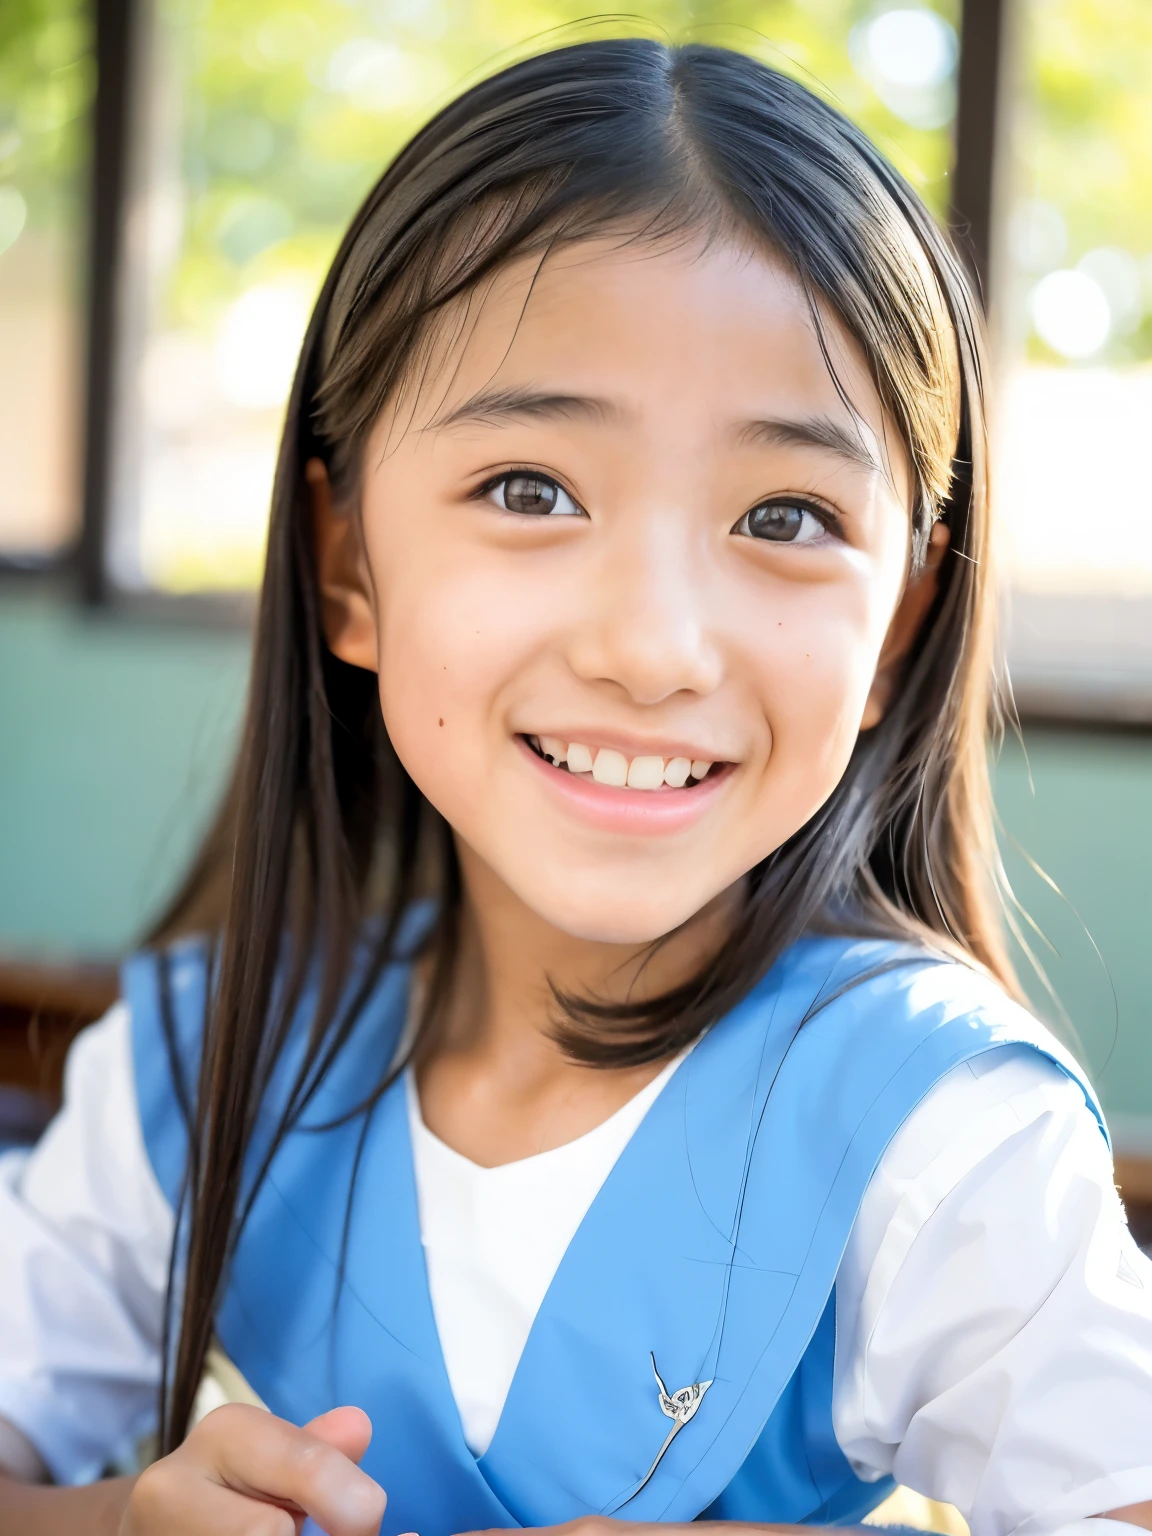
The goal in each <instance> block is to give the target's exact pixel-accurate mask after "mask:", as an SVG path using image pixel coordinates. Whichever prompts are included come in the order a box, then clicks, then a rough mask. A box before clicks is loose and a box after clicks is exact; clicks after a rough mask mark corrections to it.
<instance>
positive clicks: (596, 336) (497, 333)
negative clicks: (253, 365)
mask: <svg viewBox="0 0 1152 1536" xmlns="http://www.w3.org/2000/svg"><path fill="white" fill-rule="evenodd" d="M819 316H820V326H819V329H818V328H817V325H816V322H815V321H814V318H813V315H812V309H811V305H810V303H809V300H808V297H807V296H806V294H805V292H804V290H803V288H802V286H801V284H800V282H799V280H798V279H797V278H796V276H795V274H794V273H793V272H792V270H791V269H790V268H789V267H788V266H787V265H786V264H785V263H784V262H783V261H782V260H781V259H780V258H778V257H776V256H774V255H773V254H772V253H770V252H768V251H758V250H755V249H751V248H749V247H748V246H743V245H739V244H737V243H735V242H734V241H729V240H721V239H718V238H713V239H710V240H704V239H695V238H694V239H687V238H685V239H683V240H680V241H677V242H675V243H671V242H663V243H660V244H651V243H644V242H642V241H640V240H637V239H632V240H628V239H626V238H623V237H619V236H613V237H604V238H599V239H593V240H587V241H581V242H577V243H573V244H570V245H567V246H564V247H561V248H559V249H556V250H553V251H552V252H551V253H549V254H548V255H547V256H546V257H544V258H541V257H540V256H527V257H522V258H519V259H517V260H516V261H514V262H512V263H510V264H509V265H508V266H506V267H504V268H503V269H501V270H500V271H498V272H497V273H496V275H495V276H494V277H493V278H491V279H490V280H489V281H488V282H487V283H486V284H485V285H484V286H483V287H482V288H481V289H479V290H477V291H476V292H474V293H471V294H469V295H467V296H465V297H464V298H462V299H460V300H458V301H457V302H456V304H455V305H454V306H453V307H452V309H450V310H449V311H446V312H445V313H444V314H442V315H441V316H439V317H438V319H437V322H436V324H435V326H434V327H433V329H432V331H431V332H430V334H429V336H428V338H427V341H426V346H425V350H424V356H423V358H422V359H421V362H420V364H419V366H417V367H416V368H414V369H413V370H412V374H411V381H410V384H409V387H408V389H407V390H404V391H402V395H404V396H406V397H407V399H406V404H407V410H405V411H404V413H403V414H404V415H408V416H409V421H410V423H411V424H412V425H419V426H420V427H421V428H424V429H427V428H429V427H432V428H434V427H435V424H436V421H437V419H438V418H443V417H444V416H446V415H447V414H448V413H450V412H451V410H452V409H453V408H454V406H456V405H457V404H459V403H460V402H461V401H463V400H465V399H467V398H469V397H470V396H471V395H472V394H474V393H475V392H476V391H477V390H479V389H482V388H484V387H486V386H491V385H496V386H509V385H521V384H525V383H531V384H532V385H534V386H542V387H547V388H556V389H562V390H564V391H565V392H569V393H573V394H588V395H593V396H596V397H610V398H611V399H613V400H614V401H617V402H619V404H620V405H621V407H622V413H623V414H624V415H628V414H629V413H630V414H632V415H634V416H637V417H638V416H642V415H644V414H646V413H651V412H653V411H655V412H660V413H663V414H664V415H665V416H666V417H667V416H668V414H669V413H671V415H672V416H673V417H675V416H678V415H686V414H691V415H692V417H693V420H694V421H696V422H697V423H698V424H700V425H703V424H704V423H703V422H702V421H701V413H702V411H703V412H704V413H705V414H706V415H707V416H708V417H709V418H710V419H714V421H715V423H716V424H719V423H720V422H722V421H724V420H727V419H729V418H731V419H745V418H751V417H757V416H764V415H770V414H776V413H779V412H780V411H782V410H784V409H785V408H788V409H790V410H792V411H796V410H797V409H800V410H804V411H808V412H811V413H813V414H818V413H819V414H825V415H830V416H833V417H835V418H838V419H841V420H843V421H844V423H845V424H846V425H851V424H852V418H853V415H855V417H856V419H857V425H859V426H864V427H866V428H868V429H870V432H871V433H872V434H873V435H874V436H875V437H876V439H878V440H879V441H880V442H882V443H883V442H885V441H887V442H888V443H889V444H890V443H891V440H892V433H891V431H890V430H888V423H886V421H885V419H884V412H883V408H882V406H881V403H880V399H879V396H878V394H877V392H876V389H875V386H874V384H873V382H872V377H871V374H870V371H869V368H868V365H867V362H866V360H865V357H864V354H863V351H862V349H861V348H860V346H859V344H858V343H857V342H856V341H855V339H854V338H853V337H851V336H850V335H849V333H848V332H847V330H846V329H845V327H844V326H843V324H842V323H841V322H840V320H839V318H838V317H837V316H836V315H835V313H834V312H832V311H831V310H830V309H829V308H828V307H827V306H821V307H820V309H819ZM821 333H822V338H823V345H822V339H821ZM845 397H846V398H847V401H848V402H849V403H850V404H849V405H846V404H845ZM409 413H410V415H409ZM406 424H407V423H406Z"/></svg>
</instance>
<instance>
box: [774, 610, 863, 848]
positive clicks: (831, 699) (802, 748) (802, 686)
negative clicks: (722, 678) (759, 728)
mask: <svg viewBox="0 0 1152 1536" xmlns="http://www.w3.org/2000/svg"><path fill="white" fill-rule="evenodd" d="M885 601H886V598H885V596H884V594H877V593H876V592H875V591H874V590H872V589H870V588H869V587H867V586H865V585H863V584H860V585H854V584H848V583H845V584H836V585H835V586H829V587H827V588H809V589H807V590H801V591H798V592H796V593H794V594H792V595H790V596H789V598H788V599H787V600H786V601H785V602H783V603H781V605H780V606H778V607H777V608H776V611H775V613H774V615H773V616H772V617H771V618H770V619H769V620H768V621H767V624H762V625H761V626H760V628H761V636H762V641H761V643H760V644H759V645H758V646H756V648H755V649H754V650H752V651H747V652H746V653H745V666H746V667H747V670H748V675H749V676H750V677H752V678H754V679H755V683H754V687H755V688H756V690H757V693H758V695H759V698H760V700H761V707H762V708H763V712H764V715H765V718H766V719H767V722H768V725H769V727H770V729H771V732H772V750H771V753H770V756H769V758H768V760H767V763H766V765H765V776H764V782H763V790H764V794H763V798H762V801H761V811H762V814H763V816H764V817H765V819H766V820H767V821H769V822H771V823H772V824H773V825H772V828H771V832H772V834H773V835H777V834H778V835H779V840H780V841H783V840H784V839H785V838H787V837H788V836H790V835H791V833H792V832H793V831H795V830H797V829H798V828H799V827H800V826H802V825H803V824H804V823H805V822H806V821H807V820H808V819H809V817H810V816H811V815H813V814H814V812H815V811H816V810H817V809H818V808H819V807H820V806H821V805H822V804H823V803H824V801H825V800H826V799H827V798H828V796H829V795H830V794H831V793H832V791H833V790H834V789H835V787H836V785H837V784H838V783H839V781H840V779H841V777H842V776H843V773H844V770H845V768H846V767H847V765H848V761H849V759H850V757H851V755H852V751H853V748H854V746H855V743H856V738H857V736H858V734H859V730H860V722H861V718H862V716H863V713H864V707H865V704H866V703H867V699H868V693H869V689H870V687H871V684H872V679H873V677H874V675H875V671H876V662H877V658H878V656H879V653H880V648H881V645H882V644H883V639H884V634H885V631H886V628H887V621H886V609H885V606H884V603H885ZM766 830H767V829H766Z"/></svg>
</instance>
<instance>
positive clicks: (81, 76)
mask: <svg viewBox="0 0 1152 1536" xmlns="http://www.w3.org/2000/svg"><path fill="white" fill-rule="evenodd" d="M90 52H91V44H90V35H89V22H88V14H87V8H86V6H85V5H84V3H83V0H3V3H2V4H0V186H3V185H8V186H12V187H15V188H17V189H18V190H19V192H20V194H21V197H22V198H23V200H24V201H25V202H26V203H27V205H28V214H29V224H30V225H41V226H44V225H52V224H54V223H57V222H59V221H68V222H72V221H73V220H74V218H75V214H76V211H77V207H78V202H79V185H80V178H81V176H82V174H83V167H84V159H85V150H86V134H85V113H86V110H87V107H88V104H89V101H90V100H91V96H92V84H93V71H92V63H91V56H90Z"/></svg>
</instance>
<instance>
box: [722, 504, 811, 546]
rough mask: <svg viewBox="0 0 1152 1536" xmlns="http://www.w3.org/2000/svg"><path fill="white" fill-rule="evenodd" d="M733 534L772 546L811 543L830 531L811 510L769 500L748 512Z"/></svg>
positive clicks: (798, 505)
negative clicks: (763, 540) (762, 541)
mask: <svg viewBox="0 0 1152 1536" xmlns="http://www.w3.org/2000/svg"><path fill="white" fill-rule="evenodd" d="M732 532H733V533H743V534H746V535H747V536H748V537H749V538H752V539H766V540H768V541H769V542H770V543H773V544H812V543H814V542H815V541H816V540H817V539H819V538H822V537H823V536H824V535H825V534H826V533H827V532H828V530H827V528H826V527H825V525H824V524H823V523H822V522H821V521H820V519H819V518H818V517H817V516H816V514H815V512H812V511H811V510H810V509H809V508H808V507H805V506H802V505H800V504H799V503H797V502H794V501H769V502H765V503H764V504H763V505H762V506H759V507H753V508H752V510H751V512H745V514H744V516H743V517H742V518H741V519H740V521H739V522H738V523H737V524H736V526H735V528H733V530H732Z"/></svg>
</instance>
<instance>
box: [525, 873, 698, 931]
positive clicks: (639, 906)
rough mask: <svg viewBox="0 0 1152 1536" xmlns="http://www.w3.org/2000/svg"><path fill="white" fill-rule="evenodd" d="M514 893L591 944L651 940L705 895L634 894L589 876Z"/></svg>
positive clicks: (692, 909) (548, 919)
mask: <svg viewBox="0 0 1152 1536" xmlns="http://www.w3.org/2000/svg"><path fill="white" fill-rule="evenodd" d="M519 894H520V898H521V900H522V901H524V902H525V903H526V904H527V905H528V906H530V907H531V908H532V910H533V911H534V912H535V913H536V915H537V916H538V917H541V918H543V920H544V921H545V922H546V923H549V924H550V925H551V926H552V927H553V928H558V929H559V930H560V931H561V932H562V933H567V934H570V935H571V936H572V938H574V939H584V940H587V941H588V942H590V943H595V944H627V945H637V944H651V943H654V942H655V940H657V939H662V938H663V937H664V936H665V934H668V933H671V932H672V931H673V929H675V928H679V927H680V925H681V924H682V923H686V922H687V921H688V919H689V918H691V917H694V916H695V915H696V913H697V912H698V911H699V910H700V909H701V907H703V906H706V905H707V903H708V900H709V895H708V894H705V893H702V894H701V896H700V899H699V900H698V901H696V902H685V901H684V900H683V899H681V900H680V901H677V902H675V903H672V902H670V901H668V900H667V897H666V895H665V898H664V899H663V900H661V899H659V898H656V899H649V900H640V899H637V897H636V895H635V893H633V892H631V891H629V890H628V889H627V888H624V889H623V890H622V889H621V886H620V885H619V884H618V883H615V882H609V881H604V882H603V883H601V882H593V883H592V885H591V887H590V888H589V889H588V890H587V891H579V892H574V891H571V890H569V891H564V892H558V891H556V890H555V889H550V890H547V891H540V890H530V889H523V888H522V889H521V890H520V893H519Z"/></svg>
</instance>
